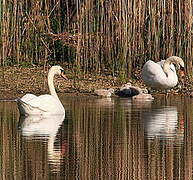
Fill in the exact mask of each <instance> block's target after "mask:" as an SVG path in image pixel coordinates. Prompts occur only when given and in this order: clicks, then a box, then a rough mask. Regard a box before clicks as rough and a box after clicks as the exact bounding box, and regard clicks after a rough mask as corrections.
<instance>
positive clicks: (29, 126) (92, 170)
mask: <svg viewBox="0 0 193 180" xmlns="http://www.w3.org/2000/svg"><path fill="white" fill-rule="evenodd" d="M61 99H62V103H63V105H64V106H65V109H66V115H65V117H63V116H51V117H37V116H32V117H27V118H23V117H20V116H19V112H18V109H17V104H16V103H15V102H0V126H1V136H0V167H1V168H0V174H1V177H2V179H3V180H4V179H5V180H12V179H17V180H20V179H45V180H46V179H54V180H59V179H67V180H69V179H95V180H96V179H105V180H106V179H121V180H122V179H133V180H136V179H141V180H146V179H147V180H149V179H151V180H154V179H157V180H162V179H163V180H164V179H167V180H169V179H179V180H186V179H187V180H190V179H192V172H193V167H192V163H193V144H192V140H193V134H192V131H193V99H189V98H184V97H177V96H170V97H169V98H168V99H165V98H164V97H163V96H157V97H155V100H154V101H153V102H144V101H143V102H139V101H132V100H131V99H128V98H116V97H115V98H98V97H72V96H63V97H61Z"/></svg>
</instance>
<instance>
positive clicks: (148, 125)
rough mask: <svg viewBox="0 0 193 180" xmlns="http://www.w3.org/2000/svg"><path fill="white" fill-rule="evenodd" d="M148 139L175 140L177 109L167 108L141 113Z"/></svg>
mask: <svg viewBox="0 0 193 180" xmlns="http://www.w3.org/2000/svg"><path fill="white" fill-rule="evenodd" d="M142 118H143V119H144V125H145V131H146V134H147V137H148V138H155V137H160V138H169V139H170V138H171V139H172V138H175V137H176V130H177V125H178V113H177V108H176V107H172V106H168V107H163V108H159V109H152V110H151V111H146V112H143V113H142Z"/></svg>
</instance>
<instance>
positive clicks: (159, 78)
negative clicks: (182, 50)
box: [141, 56, 184, 89]
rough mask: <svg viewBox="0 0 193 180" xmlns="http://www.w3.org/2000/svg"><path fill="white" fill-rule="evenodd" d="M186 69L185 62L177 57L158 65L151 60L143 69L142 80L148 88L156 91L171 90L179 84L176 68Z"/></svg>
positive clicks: (160, 62)
mask: <svg viewBox="0 0 193 180" xmlns="http://www.w3.org/2000/svg"><path fill="white" fill-rule="evenodd" d="M174 65H176V67H177V68H178V69H179V68H180V67H183V68H184V61H183V60H182V59H181V58H180V57H177V56H171V57H169V58H167V59H166V60H162V61H159V62H157V63H155V62H153V61H151V60H149V61H147V62H146V63H145V65H144V66H143V69H142V74H141V75H142V79H143V81H144V83H145V84H146V85H147V86H150V87H152V88H155V89H171V88H173V87H175V86H176V85H177V83H178V76H177V74H176V69H175V66H174Z"/></svg>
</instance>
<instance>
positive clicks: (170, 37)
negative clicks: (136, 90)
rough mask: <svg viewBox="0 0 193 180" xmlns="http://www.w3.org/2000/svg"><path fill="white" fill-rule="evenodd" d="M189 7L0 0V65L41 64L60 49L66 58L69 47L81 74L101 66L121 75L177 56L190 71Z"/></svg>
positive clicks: (165, 2)
mask: <svg viewBox="0 0 193 180" xmlns="http://www.w3.org/2000/svg"><path fill="white" fill-rule="evenodd" d="M192 8H193V4H192V2H191V1H190V0H183V1H179V0H177V1H174V0H158V1H156V2H155V1H151V0H132V1H125V0H121V1H120V0H114V1H112V0H109V1H93V0H89V1H78V0H74V1H66V2H65V3H64V2H63V3H61V2H60V1H56V0H54V1H50V0H47V1H43V0H41V1H33V2H32V3H30V2H25V1H13V2H12V1H11V0H7V1H5V0H3V1H2V4H1V6H0V9H1V10H0V12H1V14H0V18H1V22H0V23H1V29H0V35H1V44H2V46H0V55H1V64H2V65H6V64H12V63H24V62H25V63H26V62H27V63H41V62H44V63H45V62H46V61H47V60H48V59H49V58H50V57H52V58H56V57H57V56H58V55H57V53H60V56H59V57H60V59H63V58H65V57H66V55H65V52H66V51H65V47H66V48H67V49H68V56H71V55H72V54H73V52H74V50H73V51H72V50H70V47H71V48H72V49H73V48H74V49H75V50H76V58H75V61H74V65H76V66H75V67H76V68H78V69H79V70H83V71H84V72H85V73H87V72H90V71H93V70H94V71H97V72H101V71H104V70H105V69H106V68H107V69H109V70H111V71H112V73H113V74H114V73H116V72H118V73H119V75H120V76H122V77H125V76H128V75H131V72H132V67H137V66H142V64H143V63H144V61H146V60H147V59H153V60H160V59H162V58H166V57H168V56H170V55H178V56H181V57H182V58H183V59H184V60H185V62H186V64H187V71H188V73H189V74H190V73H191V72H192V55H193V54H192V53H193V43H192V37H193V36H192V30H193V29H192V27H193V21H192V18H193V14H192V13H193V12H192ZM51 33H54V34H56V36H57V37H58V38H56V36H50V35H51ZM57 33H59V34H57ZM60 33H61V34H60ZM48 39H49V40H48ZM56 39H57V40H58V39H61V40H62V42H63V43H64V47H63V50H61V49H57V48H59V47H57V46H56V44H55V40H56ZM50 40H51V41H50ZM54 44H55V45H54ZM61 51H62V52H61ZM71 51H72V52H71ZM51 55H52V56H51Z"/></svg>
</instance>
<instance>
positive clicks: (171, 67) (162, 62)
mask: <svg viewBox="0 0 193 180" xmlns="http://www.w3.org/2000/svg"><path fill="white" fill-rule="evenodd" d="M164 62H165V60H161V61H159V62H157V64H159V65H160V66H161V67H162V68H163V65H164ZM170 69H171V70H172V71H173V72H176V68H175V66H174V65H173V64H170Z"/></svg>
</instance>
